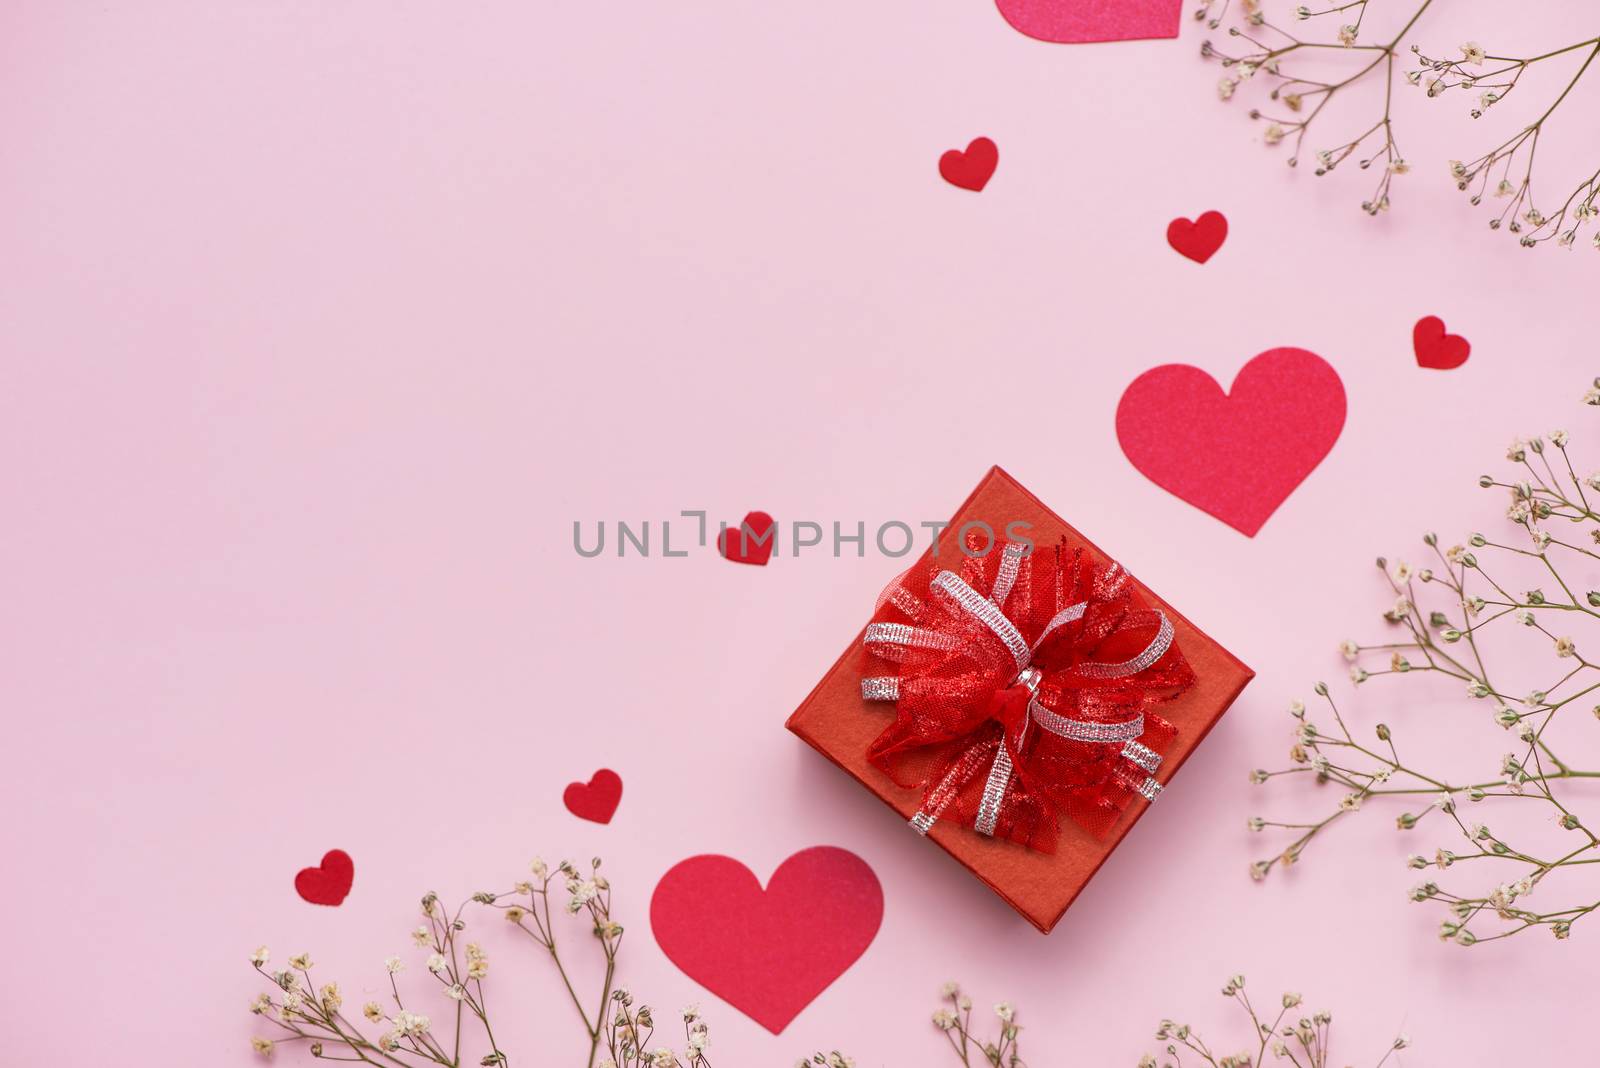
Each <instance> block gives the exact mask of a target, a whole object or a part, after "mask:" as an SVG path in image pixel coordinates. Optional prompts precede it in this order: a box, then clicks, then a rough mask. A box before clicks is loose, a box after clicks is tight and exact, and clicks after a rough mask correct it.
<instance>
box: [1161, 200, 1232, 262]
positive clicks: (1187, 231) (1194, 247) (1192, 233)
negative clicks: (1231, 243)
mask: <svg viewBox="0 0 1600 1068" xmlns="http://www.w3.org/2000/svg"><path fill="white" fill-rule="evenodd" d="M1227 237H1228V220H1227V218H1226V216H1224V215H1223V214H1222V212H1220V211H1208V212H1206V213H1205V214H1204V215H1202V216H1200V218H1198V219H1196V220H1194V221H1193V222H1190V221H1189V220H1188V219H1173V220H1172V221H1171V222H1170V223H1168V224H1167V244H1169V245H1171V246H1172V247H1173V248H1174V249H1176V250H1177V251H1178V253H1179V254H1180V255H1183V256H1187V257H1189V258H1190V259H1191V260H1194V262H1196V263H1204V262H1206V260H1209V259H1210V258H1211V257H1212V255H1214V254H1215V253H1216V251H1217V249H1219V248H1221V247H1222V242H1223V241H1224V240H1226V239H1227Z"/></svg>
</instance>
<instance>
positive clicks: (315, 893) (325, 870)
mask: <svg viewBox="0 0 1600 1068" xmlns="http://www.w3.org/2000/svg"><path fill="white" fill-rule="evenodd" d="M355 881H356V865H355V862H354V861H352V860H351V859H350V854H349V853H346V852H345V851H344V850H342V849H330V850H328V851H327V852H326V853H324V854H323V856H322V863H321V864H319V865H317V866H316V867H315V868H301V869H300V871H299V873H298V874H297V875H295V877H294V889H295V892H296V893H298V894H299V895H300V896H301V897H303V898H305V899H306V900H307V901H309V902H311V903H312V904H313V905H337V904H339V903H340V902H341V901H343V900H344V899H345V895H347V894H348V893H350V885H351V884H352V883H354V882H355Z"/></svg>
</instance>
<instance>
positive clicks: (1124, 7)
mask: <svg viewBox="0 0 1600 1068" xmlns="http://www.w3.org/2000/svg"><path fill="white" fill-rule="evenodd" d="M996 6H997V7H999V8H1000V14H1001V15H1003V16H1004V17H1005V20H1006V21H1007V22H1009V23H1011V25H1012V26H1014V27H1016V28H1017V29H1018V30H1020V31H1022V32H1023V33H1025V34H1027V35H1028V36H1029V37H1036V38H1038V39H1039V40H1041V41H1054V42H1057V43H1060V44H1071V43H1075V42H1082V41H1131V40H1143V39H1148V38H1152V37H1176V36H1178V23H1179V21H1180V20H1181V16H1182V8H1183V4H1182V2H1181V0H1118V2H1116V3H1107V2H1106V0H1098V2H1088V3H1086V2H1085V0H996Z"/></svg>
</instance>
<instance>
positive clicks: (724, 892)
mask: <svg viewBox="0 0 1600 1068" xmlns="http://www.w3.org/2000/svg"><path fill="white" fill-rule="evenodd" d="M882 921H883V887H882V886H881V885H879V883H878V877H877V875H875V874H874V873H873V871H872V869H871V868H870V867H868V866H867V862H866V861H864V860H862V859H861V858H860V857H858V856H856V855H855V854H854V853H851V852H850V851H849V850H846V849H839V848H838V847H836V846H813V847H812V848H810V849H802V850H801V851H800V852H798V853H796V854H795V855H794V856H792V857H790V858H789V859H788V860H786V861H784V862H783V863H782V864H780V865H778V870H777V871H775V872H773V873H772V878H771V879H770V880H768V882H767V886H766V889H762V887H761V883H760V882H758V881H757V879H756V877H755V875H754V874H753V873H752V872H751V871H750V869H749V868H747V867H745V866H744V865H743V864H741V863H740V862H739V861H737V860H735V859H733V858H732V857H723V856H713V855H706V856H698V857H690V858H689V859H688V860H685V861H682V862H680V863H678V864H677V865H675V866H674V867H673V868H672V870H671V871H669V872H667V874H665V875H663V876H662V877H661V882H660V883H658V884H657V885H656V892H655V894H654V895H652V896H651V899H650V928H651V930H652V931H654V932H655V936H656V942H657V943H658V944H660V946H661V952H663V953H665V954H666V955H667V959H669V960H671V961H672V963H674V964H676V965H677V966H678V967H679V968H681V969H683V972H684V974H686V975H687V976H689V978H691V979H693V980H694V981H695V982H697V983H699V984H700V985H701V986H704V987H705V988H706V989H707V990H709V991H711V992H712V993H713V994H715V995H717V997H719V998H721V999H722V1000H724V1001H726V1002H727V1003H728V1004H730V1005H732V1006H733V1007H734V1008H736V1009H738V1010H739V1011H740V1012H742V1013H744V1014H745V1015H746V1016H748V1017H750V1018H751V1019H752V1020H754V1021H755V1022H756V1023H758V1024H760V1025H761V1026H762V1027H765V1028H766V1029H767V1030H768V1031H771V1032H772V1033H773V1034H778V1033H779V1032H780V1031H782V1030H783V1029H784V1028H785V1027H787V1026H788V1025H789V1021H790V1020H793V1019H794V1018H795V1017H796V1016H798V1015H799V1014H800V1010H801V1009H803V1008H805V1007H806V1006H807V1005H809V1004H811V1002H812V1000H813V999H815V998H816V996H817V995H818V994H820V993H822V992H823V990H825V989H827V987H828V985H829V984H830V983H832V982H833V981H834V980H835V979H837V978H839V976H841V975H843V974H844V972H845V970H846V969H847V968H849V967H850V965H852V964H854V963H855V962H856V959H857V958H858V957H860V956H861V954H863V953H865V952H866V949H867V947H868V946H869V945H871V944H872V940H873V938H874V937H876V935H877V933H878V925H879V924H880V923H881V922H882Z"/></svg>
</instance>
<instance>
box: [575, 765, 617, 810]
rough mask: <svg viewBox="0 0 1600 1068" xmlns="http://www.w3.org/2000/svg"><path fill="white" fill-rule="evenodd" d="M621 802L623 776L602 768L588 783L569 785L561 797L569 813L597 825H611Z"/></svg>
mask: <svg viewBox="0 0 1600 1068" xmlns="http://www.w3.org/2000/svg"><path fill="white" fill-rule="evenodd" d="M621 800H622V776H620V775H618V774H617V773H616V772H614V771H612V770H611V769H610V768H601V769H600V770H599V771H597V772H595V773H594V774H593V775H592V776H590V778H589V781H588V782H587V783H581V782H569V783H567V789H566V791H565V792H564V793H562V795H561V801H562V803H563V804H565V805H566V806H567V811H568V812H570V813H572V814H573V815H574V816H576V817H578V818H579V819H580V820H593V821H594V822H595V823H610V822H611V817H612V816H614V815H616V812H617V804H618V803H619V802H620V801H621Z"/></svg>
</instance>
